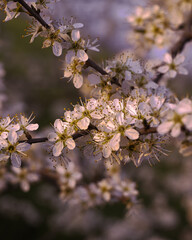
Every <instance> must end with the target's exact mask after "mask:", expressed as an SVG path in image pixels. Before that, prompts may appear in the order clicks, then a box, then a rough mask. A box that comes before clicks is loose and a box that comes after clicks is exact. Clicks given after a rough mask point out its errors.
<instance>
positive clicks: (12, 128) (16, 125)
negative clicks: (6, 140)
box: [7, 123, 20, 131]
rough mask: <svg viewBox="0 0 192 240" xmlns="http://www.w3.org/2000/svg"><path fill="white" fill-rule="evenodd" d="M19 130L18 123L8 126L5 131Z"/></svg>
mask: <svg viewBox="0 0 192 240" xmlns="http://www.w3.org/2000/svg"><path fill="white" fill-rule="evenodd" d="M19 129H20V125H19V123H17V124H10V125H9V126H8V127H7V130H9V131H11V130H12V131H18V130H19Z"/></svg>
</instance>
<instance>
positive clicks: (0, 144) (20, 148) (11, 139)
mask: <svg viewBox="0 0 192 240" xmlns="http://www.w3.org/2000/svg"><path fill="white" fill-rule="evenodd" d="M32 120H33V118H31V116H30V117H29V118H26V117H25V116H23V115H20V116H19V117H17V118H12V119H11V118H10V117H5V118H2V119H1V120H0V161H6V160H8V159H9V158H10V159H11V163H12V165H13V166H14V167H17V168H18V167H20V166H21V156H27V155H26V154H25V153H24V152H26V151H27V150H29V149H30V147H31V145H30V144H29V143H27V142H26V141H20V140H19V139H20V138H21V137H22V136H23V135H26V136H28V135H29V132H30V131H34V130H37V129H38V127H39V125H38V124H37V123H36V124H32V123H31V121H32Z"/></svg>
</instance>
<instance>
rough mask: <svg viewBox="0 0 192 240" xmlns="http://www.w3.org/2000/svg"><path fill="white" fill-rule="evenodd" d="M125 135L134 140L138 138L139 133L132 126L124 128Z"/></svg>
mask: <svg viewBox="0 0 192 240" xmlns="http://www.w3.org/2000/svg"><path fill="white" fill-rule="evenodd" d="M125 135H126V136H127V137H128V138H129V139H131V140H136V139H138V138H139V133H138V132H137V131H136V130H135V129H133V128H129V129H127V130H125Z"/></svg>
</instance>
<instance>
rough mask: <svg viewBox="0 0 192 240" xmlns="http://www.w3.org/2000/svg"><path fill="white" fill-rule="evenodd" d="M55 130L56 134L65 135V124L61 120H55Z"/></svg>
mask: <svg viewBox="0 0 192 240" xmlns="http://www.w3.org/2000/svg"><path fill="white" fill-rule="evenodd" d="M54 128H55V131H56V132H59V133H63V131H64V129H65V128H64V125H63V122H62V121H61V119H56V120H55V122H54Z"/></svg>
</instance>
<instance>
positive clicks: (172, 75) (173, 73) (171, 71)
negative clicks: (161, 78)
mask: <svg viewBox="0 0 192 240" xmlns="http://www.w3.org/2000/svg"><path fill="white" fill-rule="evenodd" d="M168 76H169V77H170V78H175V77H176V76H177V72H176V71H175V70H169V72H168Z"/></svg>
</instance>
